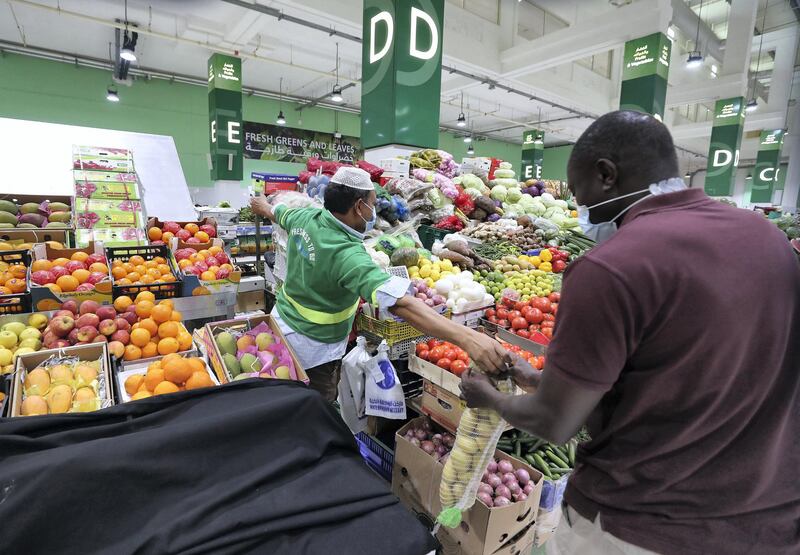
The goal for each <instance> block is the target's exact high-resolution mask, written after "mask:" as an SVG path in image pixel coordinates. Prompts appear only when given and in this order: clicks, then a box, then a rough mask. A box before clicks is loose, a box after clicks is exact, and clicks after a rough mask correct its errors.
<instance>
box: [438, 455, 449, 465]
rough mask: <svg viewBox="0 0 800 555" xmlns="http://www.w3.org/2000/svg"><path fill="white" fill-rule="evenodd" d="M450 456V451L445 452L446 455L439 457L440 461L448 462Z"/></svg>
mask: <svg viewBox="0 0 800 555" xmlns="http://www.w3.org/2000/svg"><path fill="white" fill-rule="evenodd" d="M449 456H450V453H445V454H444V455H442V456H441V457H439V462H440V463H442V464H444V463H446V462H447V457H449Z"/></svg>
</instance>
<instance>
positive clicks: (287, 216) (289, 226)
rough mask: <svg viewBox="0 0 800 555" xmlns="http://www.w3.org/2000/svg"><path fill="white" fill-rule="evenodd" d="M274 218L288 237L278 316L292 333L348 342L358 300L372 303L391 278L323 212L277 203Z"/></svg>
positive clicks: (326, 341)
mask: <svg viewBox="0 0 800 555" xmlns="http://www.w3.org/2000/svg"><path fill="white" fill-rule="evenodd" d="M275 220H276V223H277V224H278V225H279V226H281V227H282V228H283V229H285V230H286V232H287V233H288V235H289V239H288V241H287V245H286V281H285V283H284V284H283V287H282V288H281V290H280V291H279V292H278V297H277V298H278V301H277V307H278V314H280V316H281V318H282V319H283V321H284V322H286V324H288V326H289V327H290V328H292V329H293V330H294V331H296V332H298V333H300V334H302V335H305V336H306V337H310V338H312V339H316V340H317V341H320V342H322V343H337V342H339V341H342V340H343V339H346V338H347V336H348V335H349V334H350V330H351V328H352V327H353V320H354V319H355V315H356V310H357V309H358V302H359V299H360V298H364V299H367V300H369V301H370V302H373V303H374V301H375V291H376V290H377V289H378V288H379V287H380V286H381V285H383V284H384V283H386V282H387V281H388V280H389V274H386V273H384V272H383V271H382V270H381V269H380V268H379V267H378V266H377V265H376V264H375V262H373V261H372V258H371V257H370V256H369V254H367V251H366V250H365V249H364V243H363V242H362V241H361V239H359V238H357V237H355V236H353V235H352V234H351V233H348V232H347V230H345V229H344V228H343V227H342V226H341V224H340V223H339V222H338V221H337V220H336V218H335V217H334V216H333V214H331V213H330V212H329V211H327V210H323V209H319V208H294V209H290V208H287V207H286V206H284V205H280V206H278V207H277V208H275Z"/></svg>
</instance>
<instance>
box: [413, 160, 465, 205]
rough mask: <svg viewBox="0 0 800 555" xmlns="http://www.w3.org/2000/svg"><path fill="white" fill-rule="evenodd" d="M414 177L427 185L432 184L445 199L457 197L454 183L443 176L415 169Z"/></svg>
mask: <svg viewBox="0 0 800 555" xmlns="http://www.w3.org/2000/svg"><path fill="white" fill-rule="evenodd" d="M413 173H414V177H415V178H417V179H419V180H420V181H425V182H428V183H433V184H434V185H436V187H438V188H439V190H440V191H442V194H443V195H444V196H446V197H447V198H451V199H454V198H456V197H457V196H458V188H456V185H455V183H453V180H452V179H450V178H449V177H445V176H444V175H442V174H440V173H437V172H433V171H429V170H424V169H419V168H418V169H415V170H414V172H413Z"/></svg>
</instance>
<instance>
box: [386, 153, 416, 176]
mask: <svg viewBox="0 0 800 555" xmlns="http://www.w3.org/2000/svg"><path fill="white" fill-rule="evenodd" d="M378 165H379V166H380V167H381V168H383V169H384V170H385V172H394V173H397V174H402V176H405V177H408V172H409V170H410V168H411V162H409V161H408V160H405V159H403V158H384V159H383V160H381V161H380V163H379V164H378ZM384 175H385V173H384Z"/></svg>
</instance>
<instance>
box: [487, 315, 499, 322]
mask: <svg viewBox="0 0 800 555" xmlns="http://www.w3.org/2000/svg"><path fill="white" fill-rule="evenodd" d="M487 320H488V321H489V322H491V323H492V324H496V323H497V316H489V317H488V318H487Z"/></svg>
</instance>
